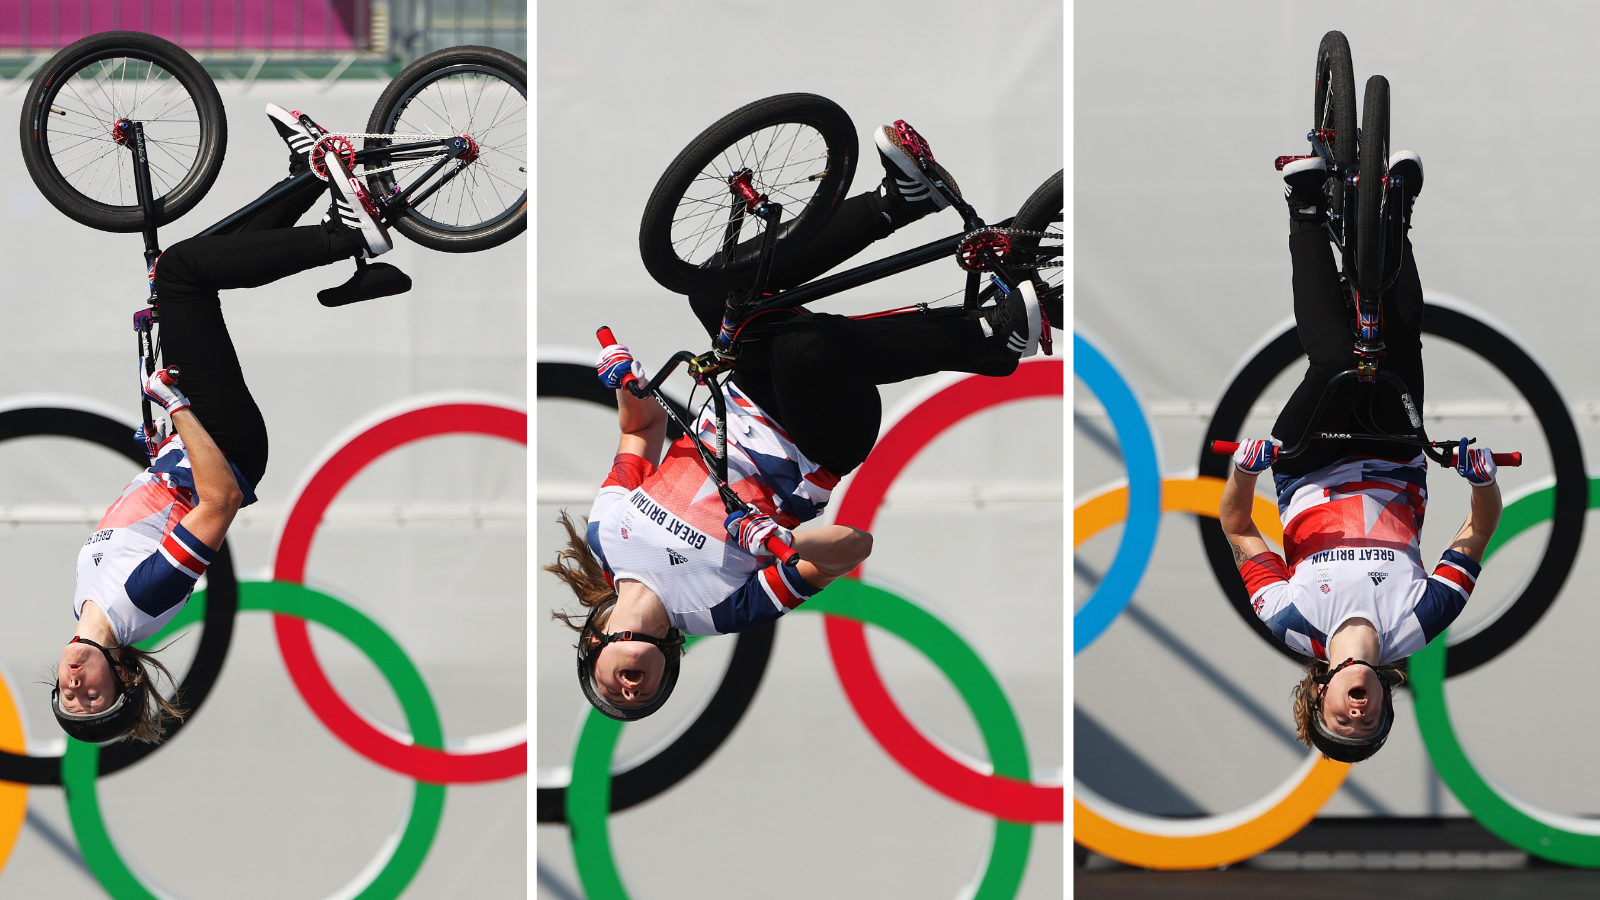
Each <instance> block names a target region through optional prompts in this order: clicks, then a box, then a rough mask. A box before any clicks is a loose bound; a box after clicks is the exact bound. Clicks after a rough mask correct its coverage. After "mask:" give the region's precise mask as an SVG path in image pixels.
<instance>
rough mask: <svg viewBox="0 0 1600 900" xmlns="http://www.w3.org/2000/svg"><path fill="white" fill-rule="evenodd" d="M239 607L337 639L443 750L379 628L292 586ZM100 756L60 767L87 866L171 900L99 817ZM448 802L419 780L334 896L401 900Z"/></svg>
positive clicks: (246, 589) (190, 615)
mask: <svg viewBox="0 0 1600 900" xmlns="http://www.w3.org/2000/svg"><path fill="white" fill-rule="evenodd" d="M206 600H207V598H206V597H205V592H204V591H198V592H196V593H195V595H194V596H193V597H192V598H190V601H189V604H188V606H187V607H186V608H185V609H184V610H183V612H181V613H179V614H178V616H177V617H176V618H174V619H173V621H172V622H170V623H168V624H167V626H166V627H165V628H163V629H162V630H161V632H160V633H159V634H158V635H156V636H155V637H152V638H151V639H150V642H155V641H157V640H159V639H161V638H163V637H164V636H166V635H170V634H173V633H175V632H176V631H177V629H179V628H183V627H186V626H188V625H190V624H192V623H193V622H194V621H195V620H196V619H198V618H199V617H200V612H199V610H198V609H197V607H198V606H206V605H208V604H207V602H206ZM238 600H239V602H238V605H239V608H240V609H242V610H261V611H264V612H271V613H273V614H274V615H275V616H277V617H279V618H282V617H286V616H293V617H295V618H296V619H297V620H298V621H300V622H302V623H304V622H305V621H306V620H310V621H313V622H316V623H317V624H319V625H322V626H324V627H326V628H329V629H332V630H333V631H335V632H337V633H338V634H339V635H341V636H342V637H344V639H345V640H347V641H349V642H350V643H351V644H353V645H354V646H355V647H356V648H357V649H359V650H360V651H361V652H362V653H364V654H365V655H366V657H367V658H368V659H369V660H371V661H372V664H373V665H375V666H377V667H378V670H379V671H380V672H382V673H383V676H384V679H385V680H387V681H388V682H389V688H390V689H391V690H392V691H394V694H395V698H396V699H397V700H399V702H400V707H401V709H402V710H403V711H404V713H405V717H406V724H407V726H408V727H409V728H410V730H411V735H412V738H413V739H414V740H415V741H416V742H417V743H418V744H419V745H421V746H424V747H430V748H440V747H443V746H444V730H443V727H442V726H441V724H440V722H439V713H438V711H437V710H436V709H435V708H434V705H433V700H432V698H430V697H429V696H428V689H427V686H426V684H424V683H423V680H422V674H421V673H420V672H418V671H417V668H416V666H415V665H414V664H412V662H411V660H410V659H409V658H407V656H406V654H405V651H404V650H402V649H401V648H400V645H399V644H398V643H396V642H395V640H394V638H392V637H390V636H389V635H388V634H387V633H385V632H384V630H383V629H382V628H379V627H378V625H377V623H376V622H374V621H372V620H371V619H369V618H367V617H366V616H365V615H363V614H361V613H360V612H359V611H357V610H356V609H355V608H354V607H352V606H349V605H347V604H345V603H343V602H341V601H339V600H337V599H335V598H333V597H330V596H328V595H327V594H324V593H321V592H319V591H314V590H312V589H311V588H308V587H304V586H302V585H298V584H289V583H286V582H247V583H245V584H243V585H240V591H239V598H238ZM99 756H100V747H99V745H97V744H85V743H80V742H79V741H75V740H70V739H69V740H68V741H67V753H66V756H65V757H63V759H62V764H61V776H62V780H61V784H62V787H64V788H65V789H66V795H67V814H68V817H69V818H70V819H71V821H72V832H73V835H74V837H76V838H77V841H78V847H79V849H80V850H81V851H82V853H83V860H84V862H85V863H86V864H87V865H88V867H89V870H90V871H91V872H93V873H94V876H95V878H96V879H98V880H99V882H100V885H101V886H102V887H104V888H105V889H106V892H107V893H108V894H110V895H111V896H112V897H113V898H115V900H170V898H167V897H164V896H162V895H161V894H158V892H157V891H156V890H155V889H153V888H151V887H149V886H147V885H146V884H144V882H142V881H141V880H140V879H139V877H138V876H137V875H136V874H134V872H133V870H132V869H131V868H130V867H129V866H128V864H127V863H126V862H125V861H124V860H123V859H122V856H121V854H120V853H119V852H118V851H117V847H116V844H115V843H114V842H113V841H112V840H111V835H110V834H109V832H107V830H106V823H105V819H104V817H103V816H102V815H101V813H100V799H99V795H98V791H97V782H96V769H97V768H98V761H99ZM444 794H445V787H444V786H443V785H440V784H430V783H428V782H425V781H422V780H420V779H419V780H417V781H416V784H415V786H414V788H413V790H412V796H411V808H410V811H409V812H408V814H407V816H406V821H405V824H404V825H403V826H402V828H401V830H400V833H399V834H398V835H396V836H395V837H394V838H391V839H390V840H388V841H385V842H384V845H383V847H382V848H381V849H380V850H379V858H378V859H376V860H374V861H373V862H372V863H370V864H368V865H367V866H366V867H365V868H363V869H362V870H361V872H360V873H359V874H358V875H357V876H356V877H355V880H354V881H352V882H351V883H350V884H348V885H346V886H345V887H344V888H343V889H341V890H339V891H336V892H334V894H333V895H332V897H334V898H349V900H393V898H396V897H399V896H400V894H401V893H402V892H403V891H404V890H405V889H406V886H407V885H409V884H410V883H411V879H412V878H414V877H415V876H416V874H417V871H418V870H419V869H420V868H422V862H423V860H424V859H425V858H427V855H428V849H429V847H430V846H431V845H432V844H433V838H434V835H435V834H437V833H438V830H439V821H440V819H441V818H442V817H443V815H444Z"/></svg>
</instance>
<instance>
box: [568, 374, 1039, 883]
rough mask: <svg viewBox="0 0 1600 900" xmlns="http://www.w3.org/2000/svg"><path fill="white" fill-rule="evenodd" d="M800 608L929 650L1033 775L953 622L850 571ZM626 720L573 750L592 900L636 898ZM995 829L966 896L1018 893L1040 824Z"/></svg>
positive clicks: (587, 725)
mask: <svg viewBox="0 0 1600 900" xmlns="http://www.w3.org/2000/svg"><path fill="white" fill-rule="evenodd" d="M1013 377H1014V376H1013ZM798 610H799V611H811V612H821V613H823V614H825V615H826V616H827V618H828V619H829V620H835V619H844V618H848V619H850V620H852V621H853V622H855V623H857V624H859V623H863V622H870V623H871V624H873V625H877V626H878V627H880V628H883V629H884V630H886V631H888V632H890V633H891V634H894V635H896V636H898V637H899V638H901V639H902V640H904V641H906V642H907V643H910V644H912V645H913V646H915V647H917V649H919V650H921V651H923V652H924V653H926V654H927V655H928V658H929V660H930V661H932V662H933V663H934V665H936V666H938V667H939V670H940V671H941V672H943V673H944V675H945V677H946V678H948V679H950V681H951V683H952V684H954V685H955V687H956V689H957V690H958V691H959V692H960V693H961V696H962V699H963V700H965V701H966V703H967V706H968V709H969V710H970V711H971V712H972V715H973V718H974V719H976V720H977V724H978V729H979V732H980V733H981V734H982V735H983V740H984V745H985V747H986V748H987V749H988V751H989V758H990V759H991V760H992V761H993V763H994V768H995V774H996V775H999V776H1001V777H1005V778H1009V779H1012V780H1013V781H1016V782H1021V783H1026V781H1027V779H1028V778H1029V769H1028V754H1027V748H1026V746H1025V745H1024V744H1023V741H1022V730H1021V728H1020V727H1019V725H1018V723H1017V719H1016V714H1015V713H1014V712H1013V711H1012V709H1011V705H1010V703H1009V702H1007V700H1006V698H1005V694H1004V692H1003V691H1001V689H1000V686H999V684H998V683H996V682H995V681H994V677H993V676H992V675H991V674H990V673H989V672H988V670H987V669H986V668H985V667H984V665H983V662H982V660H981V659H980V658H979V657H978V655H977V654H976V653H974V652H973V651H972V648H971V647H969V646H968V645H967V644H966V643H965V642H964V641H962V640H961V638H960V636H959V635H957V634H956V633H955V632H954V631H952V630H951V629H950V628H949V626H947V625H945V624H944V623H942V622H940V621H939V620H938V619H937V618H935V617H933V616H932V615H930V614H929V613H928V612H927V611H925V610H923V609H921V608H920V607H918V606H916V605H915V604H913V603H911V602H909V601H907V600H905V599H904V598H901V597H899V596H897V595H895V594H892V593H890V592H889V591H886V590H884V589H882V588H879V587H874V586H871V585H866V584H862V583H861V582H859V581H855V580H853V579H848V578H841V579H839V580H838V581H835V582H834V583H833V584H832V585H830V586H829V587H828V588H827V589H825V590H824V591H822V592H821V593H820V594H817V595H816V596H814V597H812V598H811V599H810V600H807V601H806V603H805V605H803V606H800V607H798ZM836 658H837V657H836ZM858 713H859V710H858ZM622 724H623V723H621V722H616V721H613V720H611V719H608V718H606V717H605V716H603V715H602V714H601V713H600V712H599V711H598V710H591V711H590V713H589V715H588V716H587V717H586V718H585V719H584V725H583V730H582V731H581V732H580V733H579V735H578V745H577V747H576V749H575V750H574V752H573V759H572V781H571V783H570V784H569V785H568V786H567V821H568V823H569V824H570V825H571V828H572V855H573V858H574V860H575V862H576V863H577V868H578V878H579V880H580V881H581V882H582V884H583V892H584V895H585V896H586V897H588V898H589V900H627V898H628V892H627V889H626V888H625V887H623V884H622V877H621V875H620V874H619V873H618V872H617V867H616V861H615V859H614V858H613V857H612V853H611V839H610V829H609V827H608V820H607V811H608V809H609V806H610V801H609V797H608V793H609V790H610V781H611V778H610V777H609V776H610V767H611V756H612V753H613V751H614V750H615V748H616V744H617V739H618V738H619V737H620V736H621V734H622ZM994 829H995V830H994V840H993V842H992V843H991V845H990V848H989V853H988V858H987V860H986V862H985V864H984V867H983V871H982V872H981V873H980V874H979V876H978V878H977V879H976V881H977V883H976V885H969V886H968V887H967V889H966V890H964V891H962V892H960V893H959V896H962V897H970V898H973V900H1004V898H1008V897H1012V896H1014V895H1015V894H1016V891H1017V888H1018V886H1019V885H1020V884H1021V882H1022V875H1023V871H1024V869H1025V868H1026V866H1027V861H1028V850H1029V847H1030V845H1031V843H1032V839H1033V826H1032V825H1029V824H1023V823H1017V822H1008V821H1005V820H1002V819H996V820H995V823H994Z"/></svg>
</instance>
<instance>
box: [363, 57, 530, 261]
mask: <svg viewBox="0 0 1600 900" xmlns="http://www.w3.org/2000/svg"><path fill="white" fill-rule="evenodd" d="M458 90H459V91H460V96H461V98H462V102H461V103H460V104H457V103H456V101H455V99H454V97H455V95H456V92H457V91H458ZM527 110H528V64H527V63H526V62H524V61H523V60H522V59H520V58H519V57H517V56H514V55H512V54H510V53H507V52H505V51H504V50H496V49H494V48H493V47H450V48H447V49H444V50H439V51H437V52H435V53H430V54H428V55H427V56H424V57H422V58H421V59H419V60H417V61H416V62H414V63H412V64H411V65H409V66H406V67H405V68H404V69H402V70H401V72H400V74H399V75H396V76H395V78H394V80H393V81H391V82H389V86H388V87H386V88H384V90H383V94H381V95H380V96H379V97H378V102H377V104H376V105H375V106H373V108H372V115H370V116H369V117H368V118H367V132H368V133H369V134H396V133H400V134H407V133H418V134H438V135H440V136H444V135H457V134H464V135H467V136H469V137H471V138H472V139H473V141H474V143H475V145H476V146H477V148H478V153H477V154H476V155H475V156H474V157H473V158H472V159H471V160H469V161H467V162H466V163H460V162H459V161H458V162H457V163H456V167H457V171H455V172H454V174H453V175H452V177H451V178H450V180H449V181H448V182H445V183H444V184H443V186H442V187H440V188H439V189H438V190H437V191H435V192H434V193H433V194H432V195H431V196H428V197H427V198H425V199H424V200H423V202H422V203H421V204H419V205H418V206H415V207H407V208H406V209H405V210H403V211H402V212H400V213H398V214H396V215H395V216H394V218H393V220H392V221H390V222H389V225H390V226H392V227H393V228H394V229H395V230H396V231H399V232H400V233H401V234H403V235H405V236H406V237H407V238H409V239H410V240H412V241H413V242H415V243H417V244H420V245H422V246H424V247H427V248H428V249H430V250H442V251H444V252H445V253H475V252H477V251H479V250H487V249H489V248H490V247H498V246H500V245H501V244H504V243H505V242H506V241H509V240H511V239H512V238H514V237H516V236H517V235H519V234H522V233H523V232H524V231H526V230H528V112H527ZM485 113H487V114H488V118H487V120H485V117H484V114H485ZM363 144H364V147H365V148H366V149H373V148H380V147H387V146H390V139H388V138H366V139H365V140H364V142H363ZM388 164H389V162H388V161H387V160H386V159H385V158H383V157H379V158H377V159H376V160H374V161H372V162H371V163H370V164H369V166H368V167H369V168H381V167H383V166H385V165H388ZM450 171H451V170H450V169H449V167H448V166H447V168H446V169H445V170H443V171H441V173H440V175H436V176H433V177H432V178H429V179H427V180H426V181H424V182H422V183H420V184H418V185H415V187H417V188H419V189H421V190H427V189H428V187H429V186H432V185H434V184H437V183H438V182H439V179H440V176H442V175H444V174H446V173H448V172H450ZM395 175H396V172H395V171H389V172H379V173H377V174H374V175H370V176H367V187H368V189H369V190H371V191H372V193H373V195H374V196H378V197H387V196H389V195H390V193H391V192H392V191H393V190H394V189H395V186H396V184H397V183H398V181H397V179H396V177H395ZM480 201H481V204H480ZM452 208H453V209H452ZM485 210H487V211H485Z"/></svg>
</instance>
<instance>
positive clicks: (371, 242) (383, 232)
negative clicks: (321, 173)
mask: <svg viewBox="0 0 1600 900" xmlns="http://www.w3.org/2000/svg"><path fill="white" fill-rule="evenodd" d="M328 159H329V161H330V163H331V165H330V166H329V167H328V177H329V180H330V181H332V182H333V186H334V189H335V190H337V191H338V192H339V196H340V197H341V198H343V199H344V202H345V203H347V204H349V206H350V211H351V212H353V213H355V216H356V220H357V221H358V222H359V223H360V231H361V241H362V243H364V244H366V245H367V256H368V257H369V258H371V257H374V256H380V255H382V254H384V253H388V252H389V251H390V250H393V249H394V244H393V243H392V242H391V241H390V240H389V232H388V229H386V228H384V227H383V225H381V224H379V222H378V220H377V219H374V218H373V217H372V216H371V215H370V214H368V213H367V208H366V207H365V206H364V205H362V203H361V194H360V193H358V192H359V191H360V190H361V188H360V187H359V186H358V185H357V184H356V177H355V176H354V175H351V174H350V170H349V169H346V168H345V167H344V160H342V159H338V158H336V157H335V156H334V155H333V154H329V156H328ZM335 172H337V173H338V177H337V178H335V177H333V176H334V173H335Z"/></svg>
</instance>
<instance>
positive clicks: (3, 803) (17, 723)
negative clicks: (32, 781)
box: [0, 676, 28, 869]
mask: <svg viewBox="0 0 1600 900" xmlns="http://www.w3.org/2000/svg"><path fill="white" fill-rule="evenodd" d="M0 750H5V751H6V752H8V753H27V752H28V742H27V741H26V740H24V739H23V737H22V718H21V717H20V716H18V715H17V704H16V702H15V701H14V700H13V699H12V697H11V688H10V687H9V686H8V685H7V684H6V680H5V678H4V676H0ZM27 815H28V786H27V785H25V784H18V783H16V782H14V781H0V869H3V868H5V864H6V860H8V859H10V858H11V850H12V848H14V847H15V846H16V843H17V835H18V834H19V833H20V832H21V831H22V820H23V819H24V818H25V817H26V816H27Z"/></svg>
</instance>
